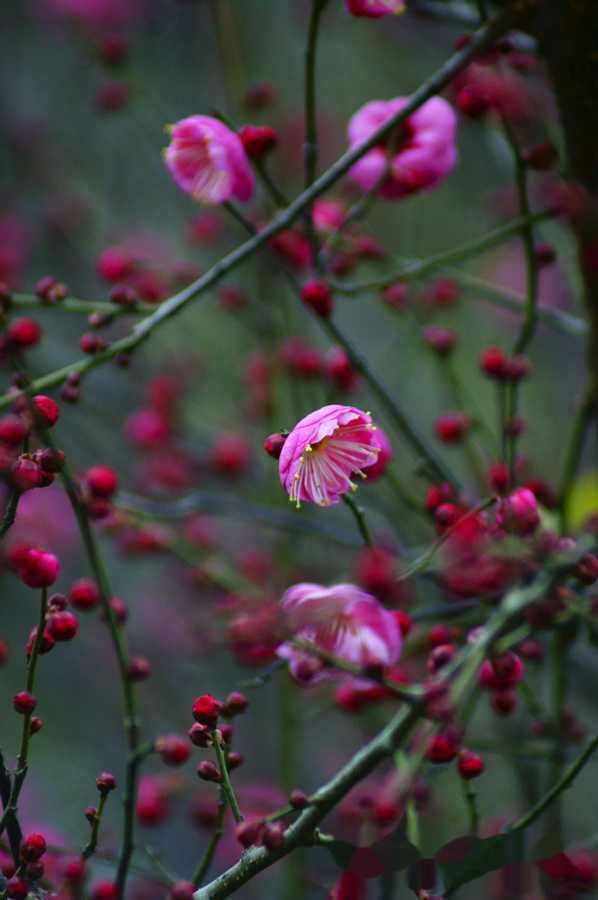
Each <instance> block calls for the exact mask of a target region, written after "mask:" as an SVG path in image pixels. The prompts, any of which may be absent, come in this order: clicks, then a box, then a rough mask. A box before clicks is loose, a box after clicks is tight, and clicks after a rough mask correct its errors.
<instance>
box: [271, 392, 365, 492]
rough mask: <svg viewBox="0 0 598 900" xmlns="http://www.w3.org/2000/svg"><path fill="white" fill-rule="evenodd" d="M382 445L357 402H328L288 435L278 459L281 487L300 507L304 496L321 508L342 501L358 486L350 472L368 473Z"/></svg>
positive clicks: (302, 420) (299, 423) (306, 417)
mask: <svg viewBox="0 0 598 900" xmlns="http://www.w3.org/2000/svg"><path fill="white" fill-rule="evenodd" d="M379 449H380V448H379V444H377V443H376V427H375V426H374V425H373V424H372V419H371V417H370V415H369V414H368V413H365V412H362V411H361V410H360V409H356V408H355V407H353V406H339V405H338V404H332V405H331V406H323V407H322V408H321V409H317V410H315V412H312V413H310V414H309V415H308V416H305V418H304V419H301V421H300V422H298V423H297V425H295V427H294V428H293V430H292V431H291V433H290V434H289V436H288V437H287V439H286V441H285V443H284V446H283V448H282V453H281V454H280V459H279V461H278V469H279V473H280V480H281V483H282V486H283V487H284V489H285V490H286V492H287V493H288V495H289V498H290V499H291V500H293V501H295V503H296V504H297V506H299V505H300V503H301V501H302V500H309V501H311V502H312V503H317V504H318V505H319V506H330V505H331V504H333V503H338V502H339V500H340V498H341V496H342V494H346V493H347V491H348V490H351V489H352V490H354V489H355V485H354V484H353V482H352V481H351V476H352V475H354V474H355V473H357V474H361V475H363V474H364V473H363V472H362V470H363V469H365V468H367V467H368V466H371V465H373V464H374V463H375V462H376V460H377V458H378V453H379ZM364 477H365V476H364Z"/></svg>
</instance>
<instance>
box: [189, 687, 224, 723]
mask: <svg viewBox="0 0 598 900" xmlns="http://www.w3.org/2000/svg"><path fill="white" fill-rule="evenodd" d="M221 710H222V703H221V702H220V701H219V700H216V698H215V697H213V696H212V694H202V696H201V697H197V698H196V700H195V702H194V704H193V718H194V719H195V721H196V722H199V723H200V724H201V725H208V726H209V727H210V728H213V727H214V726H215V725H216V722H217V721H218V716H219V715H220V713H221Z"/></svg>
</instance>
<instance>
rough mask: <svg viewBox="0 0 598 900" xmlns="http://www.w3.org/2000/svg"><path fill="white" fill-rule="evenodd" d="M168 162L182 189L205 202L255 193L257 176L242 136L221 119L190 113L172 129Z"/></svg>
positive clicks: (245, 198) (245, 196) (248, 196)
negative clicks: (246, 152)
mask: <svg viewBox="0 0 598 900" xmlns="http://www.w3.org/2000/svg"><path fill="white" fill-rule="evenodd" d="M164 159H165V161H166V165H167V166H168V168H169V169H170V172H171V174H172V177H173V178H174V180H175V181H176V183H177V184H178V186H179V187H180V188H182V190H184V191H186V192H187V193H188V194H192V195H193V197H194V198H195V199H196V200H200V201H201V202H202V203H209V204H212V205H214V204H218V203H224V202H225V201H226V200H230V199H231V197H236V199H237V200H240V201H241V202H245V201H246V200H249V199H250V197H251V195H252V194H253V188H254V177H253V172H252V170H251V166H250V165H249V162H248V160H247V156H246V155H245V150H244V149H243V144H242V143H241V140H240V138H239V137H238V136H237V135H236V134H235V132H234V131H231V129H230V128H228V127H227V126H226V125H224V124H223V123H222V122H220V121H219V120H218V119H213V118H211V117H210V116H189V117H188V118H187V119H181V121H180V122H177V123H176V125H173V126H172V129H171V142H170V144H169V146H168V147H167V148H166V150H165V151H164Z"/></svg>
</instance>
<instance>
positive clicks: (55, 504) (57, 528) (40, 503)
mask: <svg viewBox="0 0 598 900" xmlns="http://www.w3.org/2000/svg"><path fill="white" fill-rule="evenodd" d="M78 534H79V531H78V528H77V522H76V520H75V516H74V514H73V511H72V509H71V505H70V503H69V501H68V498H67V496H66V494H65V492H64V491H63V490H62V488H61V487H60V486H59V485H51V486H50V487H46V488H40V489H38V490H33V491H27V493H25V494H23V495H22V496H21V499H20V500H19V506H18V509H17V517H16V520H15V524H14V525H13V527H12V528H11V529H10V531H9V533H8V541H7V543H8V546H9V547H12V546H13V545H16V544H20V543H27V544H34V545H37V544H39V545H41V546H44V547H46V548H47V549H48V550H51V551H52V552H53V553H57V554H59V555H60V554H61V553H63V552H64V551H65V550H67V549H69V548H70V547H71V546H73V544H75V543H76V542H77V540H78Z"/></svg>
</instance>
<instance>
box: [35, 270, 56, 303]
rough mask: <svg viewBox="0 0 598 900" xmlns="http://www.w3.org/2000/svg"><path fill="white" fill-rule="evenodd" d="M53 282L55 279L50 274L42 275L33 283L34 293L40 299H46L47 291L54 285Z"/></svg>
mask: <svg viewBox="0 0 598 900" xmlns="http://www.w3.org/2000/svg"><path fill="white" fill-rule="evenodd" d="M55 284H56V279H55V278H54V277H53V276H52V275H44V277H43V278H40V279H39V281H38V282H37V284H36V285H35V293H36V294H37V296H38V297H39V298H40V300H47V298H48V291H49V290H50V288H52V287H54V285H55Z"/></svg>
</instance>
